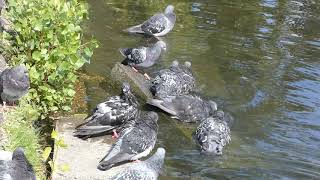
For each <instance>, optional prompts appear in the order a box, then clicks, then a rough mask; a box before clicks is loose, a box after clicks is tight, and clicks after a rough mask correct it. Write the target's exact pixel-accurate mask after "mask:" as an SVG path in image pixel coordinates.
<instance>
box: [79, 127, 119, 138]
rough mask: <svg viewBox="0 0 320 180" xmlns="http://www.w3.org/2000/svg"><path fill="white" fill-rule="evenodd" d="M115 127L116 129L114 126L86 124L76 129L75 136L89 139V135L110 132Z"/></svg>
mask: <svg viewBox="0 0 320 180" xmlns="http://www.w3.org/2000/svg"><path fill="white" fill-rule="evenodd" d="M113 129H115V127H114V126H85V127H82V128H78V129H76V131H75V132H74V136H76V137H79V138H82V139H87V138H89V137H93V136H99V135H101V134H107V133H110V132H111V131H112V130H113Z"/></svg>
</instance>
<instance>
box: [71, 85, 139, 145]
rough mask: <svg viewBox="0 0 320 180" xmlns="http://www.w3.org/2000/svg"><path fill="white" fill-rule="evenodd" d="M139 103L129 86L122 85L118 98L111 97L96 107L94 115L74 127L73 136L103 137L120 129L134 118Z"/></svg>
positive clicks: (84, 137)
mask: <svg viewBox="0 0 320 180" xmlns="http://www.w3.org/2000/svg"><path fill="white" fill-rule="evenodd" d="M138 106H139V103H138V101H137V98H136V97H135V96H134V95H133V94H132V92H131V89H130V85H129V84H128V83H126V82H125V83H123V85H122V93H121V95H120V96H112V97H110V98H108V99H107V100H106V101H105V102H103V103H100V104H98V105H97V107H96V109H95V110H94V113H93V114H92V115H91V116H89V117H88V118H86V119H85V122H84V123H82V124H80V125H78V126H77V127H76V131H75V132H74V134H75V136H78V137H80V138H83V139H86V138H88V137H93V136H99V135H105V134H107V133H110V132H111V131H113V132H114V136H115V137H117V133H116V130H119V128H120V129H121V128H122V126H123V124H125V123H127V122H128V121H131V120H133V119H135V118H136V116H137V114H138Z"/></svg>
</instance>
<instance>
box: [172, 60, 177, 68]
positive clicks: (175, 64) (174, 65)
mask: <svg viewBox="0 0 320 180" xmlns="http://www.w3.org/2000/svg"><path fill="white" fill-rule="evenodd" d="M171 66H172V67H177V66H179V61H177V60H174V61H172V64H171Z"/></svg>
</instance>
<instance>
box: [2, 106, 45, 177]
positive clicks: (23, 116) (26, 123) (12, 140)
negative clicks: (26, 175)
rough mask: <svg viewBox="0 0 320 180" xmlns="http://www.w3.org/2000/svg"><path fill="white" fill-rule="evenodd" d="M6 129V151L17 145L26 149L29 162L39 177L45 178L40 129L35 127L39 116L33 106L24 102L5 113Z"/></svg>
mask: <svg viewBox="0 0 320 180" xmlns="http://www.w3.org/2000/svg"><path fill="white" fill-rule="evenodd" d="M5 118H6V120H5V123H4V127H3V128H4V130H5V132H6V134H7V137H8V142H7V144H6V145H5V150H6V151H11V152H12V151H13V150H14V149H16V148H17V147H22V148H24V150H25V153H26V156H27V158H28V160H29V162H30V163H31V164H32V165H33V168H34V170H35V172H36V174H37V179H45V165H44V163H43V162H42V160H41V157H42V156H41V152H42V150H41V146H40V144H39V133H38V130H37V129H35V128H34V127H33V125H32V124H33V122H34V120H35V118H37V113H36V111H35V110H34V109H33V108H32V106H30V105H28V104H26V103H24V102H22V103H20V106H19V107H17V108H16V109H14V110H12V111H10V112H8V113H6V114H5Z"/></svg>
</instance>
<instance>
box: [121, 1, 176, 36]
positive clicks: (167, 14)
mask: <svg viewBox="0 0 320 180" xmlns="http://www.w3.org/2000/svg"><path fill="white" fill-rule="evenodd" d="M173 11H174V7H173V6H172V5H169V6H167V7H166V9H165V11H164V13H158V14H155V15H153V16H152V17H151V18H149V19H148V20H146V21H145V22H143V23H142V24H139V25H136V26H133V27H130V28H128V29H126V30H125V31H126V32H129V33H137V34H146V35H149V36H164V35H166V34H167V33H169V32H170V31H171V30H172V29H173V27H174V24H175V22H176V14H175V13H174V12H173Z"/></svg>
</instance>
